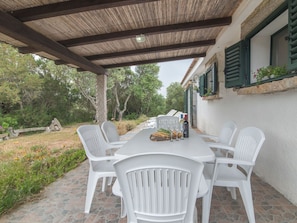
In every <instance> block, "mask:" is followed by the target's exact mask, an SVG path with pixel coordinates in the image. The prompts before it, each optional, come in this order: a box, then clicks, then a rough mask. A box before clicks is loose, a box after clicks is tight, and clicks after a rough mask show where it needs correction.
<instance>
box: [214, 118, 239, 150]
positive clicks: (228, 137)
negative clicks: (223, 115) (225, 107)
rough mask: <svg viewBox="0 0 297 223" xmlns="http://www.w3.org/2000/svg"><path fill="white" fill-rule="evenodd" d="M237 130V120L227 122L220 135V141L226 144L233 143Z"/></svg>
mask: <svg viewBox="0 0 297 223" xmlns="http://www.w3.org/2000/svg"><path fill="white" fill-rule="evenodd" d="M236 131H237V125H236V123H235V122H233V121H228V122H225V123H224V125H223V127H222V129H221V131H220V134H219V136H218V137H219V142H220V143H223V144H226V145H231V143H232V140H233V138H234V135H235V133H236Z"/></svg>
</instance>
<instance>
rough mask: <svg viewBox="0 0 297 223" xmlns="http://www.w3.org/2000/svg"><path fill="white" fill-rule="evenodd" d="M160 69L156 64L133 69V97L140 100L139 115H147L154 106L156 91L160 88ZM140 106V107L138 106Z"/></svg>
mask: <svg viewBox="0 0 297 223" xmlns="http://www.w3.org/2000/svg"><path fill="white" fill-rule="evenodd" d="M159 70H160V67H159V66H158V65H157V64H145V65H140V66H137V67H136V69H135V72H136V75H137V77H138V78H137V82H136V83H135V87H134V95H135V96H136V97H137V98H139V99H140V102H141V104H138V107H139V108H140V113H141V114H149V113H151V112H150V111H151V110H152V108H153V107H154V106H156V104H155V101H154V100H153V99H156V97H157V95H158V90H159V89H160V88H161V87H162V82H161V81H160V80H159V79H158V74H159ZM139 105H141V106H139Z"/></svg>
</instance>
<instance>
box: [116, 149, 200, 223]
mask: <svg viewBox="0 0 297 223" xmlns="http://www.w3.org/2000/svg"><path fill="white" fill-rule="evenodd" d="M114 167H115V171H116V174H117V177H118V181H119V184H120V187H121V191H122V194H123V198H124V202H125V206H126V210H127V216H128V222H146V223H147V222H166V223H173V222H174V223H182V222H183V223H191V222H193V214H194V208H195V203H196V194H197V192H198V190H199V183H200V180H201V175H202V171H203V167H204V166H203V164H202V163H200V162H198V161H195V160H192V159H190V158H186V157H182V156H178V155H174V154H164V153H154V154H152V153H150V154H141V155H136V156H131V157H129V158H126V159H123V160H120V161H117V162H115V163H114Z"/></svg>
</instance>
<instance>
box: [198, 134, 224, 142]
mask: <svg viewBox="0 0 297 223" xmlns="http://www.w3.org/2000/svg"><path fill="white" fill-rule="evenodd" d="M198 135H199V136H200V137H201V138H204V139H211V140H213V141H215V142H218V141H219V137H217V136H214V135H207V134H198Z"/></svg>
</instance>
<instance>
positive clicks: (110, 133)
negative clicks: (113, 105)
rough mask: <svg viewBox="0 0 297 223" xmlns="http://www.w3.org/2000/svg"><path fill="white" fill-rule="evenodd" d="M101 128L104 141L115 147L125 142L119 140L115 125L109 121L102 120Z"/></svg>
mask: <svg viewBox="0 0 297 223" xmlns="http://www.w3.org/2000/svg"><path fill="white" fill-rule="evenodd" d="M101 130H102V133H103V135H104V138H105V139H106V141H107V142H108V143H109V144H110V145H112V146H114V147H115V148H120V147H121V146H122V145H124V144H125V143H126V142H127V141H121V140H120V136H119V133H118V131H117V127H116V126H115V125H114V124H113V123H112V122H110V121H105V122H103V123H102V125H101Z"/></svg>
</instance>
